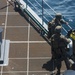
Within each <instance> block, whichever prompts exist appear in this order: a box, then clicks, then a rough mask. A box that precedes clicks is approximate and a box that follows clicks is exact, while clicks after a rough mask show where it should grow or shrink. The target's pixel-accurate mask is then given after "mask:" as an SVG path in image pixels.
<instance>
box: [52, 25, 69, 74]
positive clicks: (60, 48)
mask: <svg viewBox="0 0 75 75" xmlns="http://www.w3.org/2000/svg"><path fill="white" fill-rule="evenodd" d="M61 28H62V27H61V26H57V27H56V28H55V34H53V35H52V36H51V49H52V60H53V61H55V62H56V65H57V75H60V69H61V62H62V60H64V61H65V64H66V67H67V69H70V63H69V61H68V57H67V53H66V51H67V50H68V49H67V44H68V43H69V42H70V40H69V39H67V38H66V37H65V36H64V35H62V34H61Z"/></svg>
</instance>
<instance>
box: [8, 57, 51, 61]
mask: <svg viewBox="0 0 75 75" xmlns="http://www.w3.org/2000/svg"><path fill="white" fill-rule="evenodd" d="M9 59H10V60H14V59H16V60H18V59H27V58H9ZM29 59H31V60H38V59H41V60H42V59H51V57H30V58H29Z"/></svg>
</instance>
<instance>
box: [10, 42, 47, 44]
mask: <svg viewBox="0 0 75 75" xmlns="http://www.w3.org/2000/svg"><path fill="white" fill-rule="evenodd" d="M10 43H18V44H19V43H47V42H46V41H10Z"/></svg>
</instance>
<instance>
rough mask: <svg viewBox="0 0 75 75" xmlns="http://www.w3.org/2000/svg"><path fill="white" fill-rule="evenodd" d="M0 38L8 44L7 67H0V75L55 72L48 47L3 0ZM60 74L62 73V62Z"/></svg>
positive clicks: (42, 74) (46, 74) (0, 6)
mask: <svg viewBox="0 0 75 75" xmlns="http://www.w3.org/2000/svg"><path fill="white" fill-rule="evenodd" d="M0 27H2V28H3V29H4V31H3V36H2V38H4V37H5V39H9V40H10V49H9V64H8V66H5V67H2V66H1V67H0V75H50V74H51V73H52V72H56V70H54V71H52V70H53V69H54V67H55V66H54V64H53V62H52V61H50V59H51V46H50V45H49V44H48V43H47V42H46V41H45V40H44V39H43V38H42V37H41V36H40V34H39V33H38V32H37V31H36V30H35V29H34V28H33V27H32V25H30V23H29V22H27V20H26V19H25V18H24V17H22V16H21V15H20V14H19V13H18V12H15V10H14V8H13V6H12V5H11V4H9V3H8V2H7V1H6V0H0ZM62 65H63V66H62V68H61V71H64V70H65V69H66V67H65V64H64V62H63V63H62Z"/></svg>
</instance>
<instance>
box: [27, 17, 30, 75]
mask: <svg viewBox="0 0 75 75" xmlns="http://www.w3.org/2000/svg"><path fill="white" fill-rule="evenodd" d="M29 21H30V18H29ZM29 38H30V23H29V26H28V47H27V48H28V49H27V75H29Z"/></svg>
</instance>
